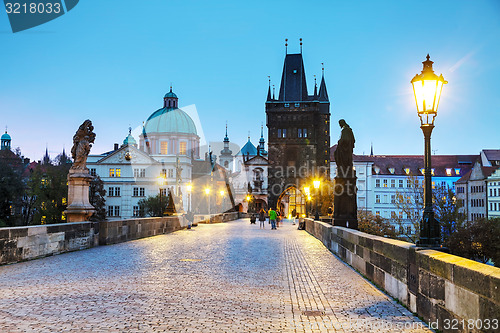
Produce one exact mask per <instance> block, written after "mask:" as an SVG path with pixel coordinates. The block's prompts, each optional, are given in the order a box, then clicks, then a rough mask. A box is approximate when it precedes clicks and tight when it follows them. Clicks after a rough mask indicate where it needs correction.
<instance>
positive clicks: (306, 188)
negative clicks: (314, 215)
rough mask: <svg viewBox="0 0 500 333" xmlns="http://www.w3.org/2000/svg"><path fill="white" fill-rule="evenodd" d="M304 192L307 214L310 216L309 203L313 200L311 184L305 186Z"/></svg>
mask: <svg viewBox="0 0 500 333" xmlns="http://www.w3.org/2000/svg"><path fill="white" fill-rule="evenodd" d="M304 193H305V195H306V216H309V215H308V212H309V211H308V210H307V203H308V202H309V201H310V200H311V189H310V188H309V186H306V187H304Z"/></svg>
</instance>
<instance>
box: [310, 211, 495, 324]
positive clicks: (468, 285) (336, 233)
mask: <svg viewBox="0 0 500 333" xmlns="http://www.w3.org/2000/svg"><path fill="white" fill-rule="evenodd" d="M306 231H308V232H309V233H310V234H312V235H313V236H314V237H316V238H318V239H319V240H320V241H321V242H323V244H324V245H325V246H326V247H327V248H328V249H330V250H331V251H332V252H333V253H335V254H336V255H338V256H339V257H340V258H341V259H342V260H343V261H345V262H346V263H348V264H349V265H351V266H352V267H354V268H355V269H356V270H358V271H359V272H361V273H362V274H363V275H365V276H366V277H367V278H368V279H370V280H371V281H373V282H374V283H375V284H376V285H378V286H379V287H380V288H382V289H383V290H385V291H386V292H387V293H389V294H390V295H391V296H393V297H394V298H397V299H398V300H399V301H400V302H401V303H403V304H404V305H406V306H407V307H408V308H409V309H410V310H411V311H412V312H414V313H416V314H418V315H419V316H420V317H422V318H424V320H425V321H426V322H427V323H428V324H429V325H430V327H431V328H433V329H439V330H440V331H443V332H498V330H495V329H494V328H495V327H497V329H498V328H500V326H499V325H500V322H499V320H500V268H496V267H492V266H488V265H485V264H481V263H478V262H475V261H472V260H468V259H464V258H461V257H457V256H454V255H451V254H447V253H443V252H439V251H434V250H422V249H417V248H416V247H415V245H414V244H411V243H407V242H402V241H398V240H393V239H388V238H384V237H379V236H374V235H369V234H365V233H363V232H360V231H357V230H353V229H347V228H343V227H334V226H332V225H329V224H326V223H324V222H319V221H313V220H311V219H306Z"/></svg>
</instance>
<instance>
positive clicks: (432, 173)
mask: <svg viewBox="0 0 500 333" xmlns="http://www.w3.org/2000/svg"><path fill="white" fill-rule="evenodd" d="M431 175H433V176H434V168H432V169H431Z"/></svg>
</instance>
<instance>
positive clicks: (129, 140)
mask: <svg viewBox="0 0 500 333" xmlns="http://www.w3.org/2000/svg"><path fill="white" fill-rule="evenodd" d="M123 145H124V146H125V145H130V146H133V145H137V142H136V141H135V139H134V137H133V136H132V128H129V129H128V136H127V137H126V138H125V140H123Z"/></svg>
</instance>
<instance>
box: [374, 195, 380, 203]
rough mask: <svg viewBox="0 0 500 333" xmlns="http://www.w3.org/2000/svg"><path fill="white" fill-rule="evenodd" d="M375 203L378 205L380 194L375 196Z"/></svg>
mask: <svg viewBox="0 0 500 333" xmlns="http://www.w3.org/2000/svg"><path fill="white" fill-rule="evenodd" d="M375 203H380V194H377V195H376V196H375Z"/></svg>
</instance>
